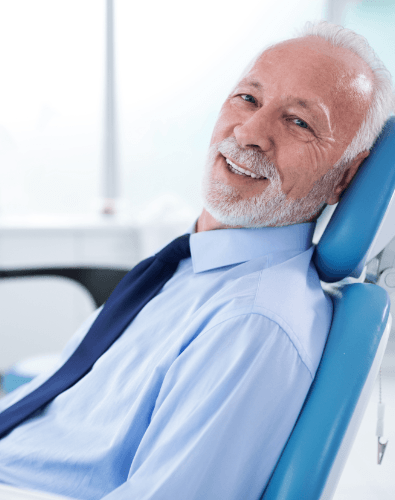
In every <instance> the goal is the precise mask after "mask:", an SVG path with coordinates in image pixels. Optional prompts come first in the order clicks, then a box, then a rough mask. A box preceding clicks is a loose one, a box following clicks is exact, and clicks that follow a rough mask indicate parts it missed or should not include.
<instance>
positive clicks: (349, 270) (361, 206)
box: [313, 117, 395, 283]
mask: <svg viewBox="0 0 395 500" xmlns="http://www.w3.org/2000/svg"><path fill="white" fill-rule="evenodd" d="M394 191H395V117H391V118H389V120H388V121H387V123H386V124H385V126H384V128H383V130H382V132H381V134H380V136H379V138H378V139H377V140H376V142H375V144H374V146H373V148H372V150H371V152H370V155H369V156H368V157H367V158H366V160H364V162H363V163H362V164H361V166H360V167H359V169H358V172H357V174H356V175H355V177H354V179H353V181H352V182H351V184H350V186H349V187H348V189H347V190H346V191H345V193H344V194H343V196H342V198H341V200H340V202H339V204H338V206H337V207H336V210H335V211H334V213H333V215H332V217H331V220H330V221H329V223H328V225H327V227H326V229H325V231H324V233H323V235H322V236H321V239H320V241H319V243H318V245H317V247H316V249H315V252H314V257H313V259H314V263H315V265H316V268H317V271H318V274H319V276H320V279H321V280H322V281H325V282H327V283H333V282H335V281H340V280H342V279H344V278H346V277H347V276H350V275H351V274H353V273H355V272H357V273H358V272H359V274H360V273H361V271H362V269H363V266H364V265H365V261H366V257H367V255H368V251H369V248H370V246H371V244H372V242H373V240H374V238H375V236H376V233H377V231H378V229H379V227H380V224H381V222H382V220H383V218H384V215H385V213H386V211H387V208H388V206H389V204H390V201H391V198H393V196H394ZM394 235H395V225H394ZM359 274H358V275H359Z"/></svg>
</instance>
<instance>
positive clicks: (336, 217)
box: [261, 117, 395, 500]
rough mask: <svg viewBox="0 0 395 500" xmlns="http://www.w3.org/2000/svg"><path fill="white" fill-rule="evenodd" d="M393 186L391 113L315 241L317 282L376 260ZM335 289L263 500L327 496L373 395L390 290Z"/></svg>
mask: <svg viewBox="0 0 395 500" xmlns="http://www.w3.org/2000/svg"><path fill="white" fill-rule="evenodd" d="M394 191H395V117H392V118H390V119H389V120H388V121H387V123H386V125H385V127H384V129H383V131H382V133H381V135H380V137H379V138H378V140H377V141H376V143H375V145H374V148H373V149H372V151H371V153H370V155H369V157H368V158H367V159H366V160H365V161H364V163H363V164H362V165H361V167H360V169H359V171H358V173H357V175H356V177H355V179H354V180H353V182H352V184H351V185H350V187H349V188H348V189H347V191H346V192H345V194H344V196H343V197H342V199H341V201H340V203H339V204H338V206H337V208H336V210H335V212H334V213H333V215H332V217H331V219H330V221H329V224H328V225H327V227H326V229H325V231H324V233H323V235H322V237H321V239H320V241H319V243H318V245H317V246H316V249H315V254H314V263H315V266H316V268H317V270H318V274H319V276H320V279H321V280H322V281H323V282H325V283H335V282H340V281H341V280H344V279H345V278H347V277H350V276H353V277H354V278H358V277H359V276H360V275H361V274H362V272H363V270H364V266H365V263H366V262H367V261H369V260H370V261H371V262H372V260H371V258H372V257H375V256H376V255H377V254H379V257H375V258H376V260H377V259H378V260H380V252H381V255H382V254H383V249H384V247H385V245H387V244H388V242H389V241H390V240H391V238H392V237H393V236H394V234H395V224H394V222H393V221H394V218H395V210H394V207H395V203H394V198H395V195H394ZM391 219H392V223H391ZM380 233H381V236H380ZM383 233H384V234H385V236H384V237H383ZM371 267H372V266H371ZM373 267H375V268H376V269H377V270H380V265H379V264H377V263H376V265H375V266H373ZM385 272H387V273H388V268H387V269H386V271H385ZM373 274H374V273H373ZM370 275H371V276H370V281H373V282H380V276H378V275H376V276H375V277H374V279H372V272H370ZM392 276H394V275H393V274H392ZM387 281H388V280H387ZM389 283H390V284H392V281H390V282H389ZM394 287H395V282H394ZM324 288H325V289H326V288H328V286H325V285H324ZM384 288H385V287H384ZM333 290H334V292H333V295H332V298H333V303H334V316H333V320H332V326H331V330H330V333H329V336H328V340H327V343H326V347H325V350H324V352H323V355H322V359H321V362H320V365H319V367H318V370H317V374H316V376H315V379H314V381H313V383H312V386H311V388H310V391H309V394H308V396H307V398H306V401H305V403H304V406H303V408H302V410H301V413H300V415H299V418H298V420H297V422H296V424H295V426H294V429H293V431H292V434H291V436H290V437H289V439H288V442H287V444H286V446H285V448H284V450H283V452H282V455H281V457H280V459H279V461H278V463H277V465H276V468H275V470H274V472H273V474H272V477H271V479H270V481H269V483H268V485H267V486H266V489H265V491H264V493H263V495H262V497H261V500H329V499H331V498H332V497H333V495H334V493H335V490H336V487H337V484H338V481H339V479H340V475H341V472H342V470H343V467H344V465H345V463H346V460H347V457H348V454H349V451H350V450H351V446H352V443H353V441H354V438H355V436H356V433H357V430H358V427H359V424H360V422H361V420H362V416H363V413H364V411H365V408H366V405H367V403H368V400H369V396H370V395H371V392H372V389H373V384H374V382H375V379H376V377H377V374H378V371H379V368H380V365H381V360H382V358H383V355H384V350H385V347H386V344H387V341H388V335H389V332H390V329H391V316H390V314H389V309H390V302H389V297H388V294H387V292H386V291H385V290H384V289H383V288H382V287H380V286H377V285H376V284H373V283H358V282H357V283H354V284H346V285H344V286H343V287H341V286H339V287H334V288H333ZM394 291H395V288H394Z"/></svg>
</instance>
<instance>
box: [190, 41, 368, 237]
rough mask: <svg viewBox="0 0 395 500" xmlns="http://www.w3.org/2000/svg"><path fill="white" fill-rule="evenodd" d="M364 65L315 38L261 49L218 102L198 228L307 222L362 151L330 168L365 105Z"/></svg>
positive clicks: (335, 193) (343, 183) (332, 197)
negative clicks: (254, 60)
mask: <svg viewBox="0 0 395 500" xmlns="http://www.w3.org/2000/svg"><path fill="white" fill-rule="evenodd" d="M371 81H372V76H371V73H370V69H369V68H368V66H367V65H366V63H364V62H363V61H362V60H361V59H360V58H359V57H358V56H356V55H355V54H353V53H351V52H350V51H348V50H346V49H341V48H337V47H336V48H335V47H332V46H331V45H330V44H329V43H328V42H326V41H324V40H322V39H320V38H318V37H307V38H301V39H296V40H290V41H287V42H284V43H282V44H280V45H276V46H274V47H272V48H270V49H268V50H267V51H265V52H264V53H263V54H262V55H261V57H260V58H259V59H258V60H257V62H256V63H255V65H254V66H253V68H252V69H251V71H250V72H249V73H248V74H247V75H246V76H245V77H244V78H243V79H242V80H241V81H240V82H239V83H238V84H237V86H236V87H235V89H234V91H233V92H232V93H231V94H230V96H229V97H228V99H227V100H226V101H225V103H224V105H223V107H222V110H221V113H220V116H219V118H218V121H217V123H216V126H215V129H214V132H213V136H212V139H211V146H210V151H209V157H208V161H207V165H206V173H205V178H204V197H205V202H206V203H205V209H204V211H203V213H202V215H201V217H200V218H199V222H198V230H200V231H201V230H207V229H215V228H219V227H226V226H233V227H235V226H242V227H259V226H279V225H289V224H296V223H299V222H306V221H309V220H313V219H314V218H315V216H316V215H317V213H318V212H319V211H320V209H321V208H322V206H324V204H325V203H330V204H333V203H336V202H337V201H338V198H339V196H340V194H341V192H342V191H343V190H344V189H345V187H347V185H348V183H349V182H350V181H351V179H352V177H353V175H354V173H355V172H356V170H357V168H358V166H359V164H360V163H361V161H362V160H363V159H364V158H365V157H366V156H367V155H368V152H367V151H366V152H363V153H361V154H359V155H358V156H357V157H356V158H355V159H354V160H353V161H352V162H350V163H349V164H347V166H346V167H345V168H344V167H342V168H335V169H333V168H332V167H333V166H334V165H335V164H336V162H338V160H339V159H340V158H341V156H342V154H343V152H344V151H345V149H346V148H347V146H348V145H349V143H350V142H351V141H352V139H353V137H354V135H355V134H356V132H357V130H358V129H359V127H360V125H361V123H362V121H363V119H364V117H365V115H366V112H367V110H368V108H369V104H370V100H371V94H372V84H371Z"/></svg>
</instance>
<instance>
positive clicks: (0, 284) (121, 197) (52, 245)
mask: <svg viewBox="0 0 395 500" xmlns="http://www.w3.org/2000/svg"><path fill="white" fill-rule="evenodd" d="M320 19H327V20H330V21H332V22H335V23H338V24H342V25H344V26H345V27H348V28H351V29H353V30H355V31H357V32H358V33H360V34H362V35H364V36H365V37H366V38H367V39H368V41H369V43H370V44H371V45H372V46H373V47H374V49H375V50H376V51H377V53H378V54H379V55H380V57H381V59H382V60H383V62H384V63H385V64H386V66H387V68H388V69H389V70H390V71H391V72H392V74H394V75H395V56H394V54H395V50H394V47H395V30H394V26H395V1H393V0H376V1H374V0H373V1H372V0H370V1H369V0H362V1H358V0H314V1H313V0H282V1H281V2H271V1H268V0H244V1H243V2H239V1H235V0H227V1H225V0H200V1H199V2H197V3H191V2H185V1H182V0H168V1H167V2H163V1H160V0H151V1H149V2H148V1H147V2H136V1H131V0H111V1H110V0H107V1H106V0H67V1H66V0H0V68H1V80H0V81H1V83H0V90H1V91H0V179H1V182H0V268H2V269H19V268H26V267H38V266H65V265H67V266H92V265H93V266H108V267H115V268H121V269H125V270H126V269H130V268H131V267H132V266H133V265H134V264H135V263H136V262H137V261H138V260H140V259H141V258H143V257H145V256H147V255H148V254H150V253H151V252H152V251H154V250H155V249H156V248H158V247H159V246H161V245H162V244H164V243H165V242H166V241H167V240H169V239H171V238H172V237H174V236H175V235H177V234H180V233H181V232H183V231H185V230H186V229H187V228H188V227H189V226H190V225H191V224H192V223H193V222H194V220H195V219H196V218H197V216H198V215H199V212H200V210H201V207H202V202H201V197H200V180H201V175H202V171H203V166H204V162H205V156H206V152H207V148H208V144H209V140H210V136H211V132H212V129H213V126H214V124H215V121H216V118H217V115H218V112H219V109H220V107H221V105H222V103H223V101H224V99H225V98H226V96H227V94H228V92H229V91H230V89H231V87H232V85H233V84H234V83H235V82H236V80H237V79H238V77H239V75H240V74H241V72H242V71H243V69H244V68H245V66H246V65H247V64H248V62H249V61H250V60H251V59H252V58H253V57H254V56H255V55H256V54H257V53H258V52H259V51H261V50H262V48H263V47H264V46H265V45H267V44H270V43H275V42H277V41H280V40H282V39H284V38H287V37H291V36H293V35H295V33H296V32H297V30H298V29H300V28H302V27H303V25H304V23H305V22H306V21H309V20H310V21H314V20H320ZM94 307H95V304H94V303H93V301H92V299H91V297H90V296H89V294H87V293H86V292H85V291H84V290H83V289H82V288H81V287H80V286H79V285H77V284H76V283H73V282H71V281H65V280H60V279H55V278H35V279H30V280H23V281H22V280H0V339H1V341H0V342H1V343H0V372H4V371H6V370H7V369H8V368H9V367H10V366H11V365H13V364H14V363H16V362H17V361H19V360H21V359H24V358H26V357H29V356H32V355H37V354H40V355H41V354H47V353H52V352H56V351H58V350H60V349H61V348H62V347H63V346H64V344H65V342H66V341H67V340H68V339H69V337H70V336H71V334H72V333H73V332H74V330H75V329H76V328H77V326H78V325H79V324H80V323H81V321H82V320H83V319H84V318H85V317H86V316H87V315H88V314H89V313H90V312H91V311H93V309H94ZM390 351H391V346H390ZM387 359H388V360H387V361H386V365H385V370H384V371H385V376H387V379H385V383H388V384H389V386H388V387H389V389H388V391H389V392H391V391H392V392H391V397H392V400H394V389H395V386H393V385H391V383H392V382H391V380H392V378H391V377H392V375H393V368H392V367H393V366H394V363H393V358H392V357H391V353H390V354H389V355H388V358H387ZM373 411H374V410H373ZM389 411H393V413H392V421H394V417H395V407H393V408H392V410H389ZM369 418H370V417H369ZM371 418H372V419H374V417H373V416H372V417H371ZM390 418H391V417H388V419H390ZM363 425H365V424H363ZM366 425H368V424H366ZM373 425H374V424H373ZM362 429H363V426H362ZM361 432H362V433H364V432H365V431H363V430H362V431H361ZM366 432H368V434H369V438H370V436H372V439H373V443H374V444H373V445H372V446H373V447H372V451H369V452H366V453H365V452H363V453H362V452H361V450H358V451H356V452H355V458H354V459H353V460H354V462H353V461H352V460H350V463H351V466H350V467H351V468H352V467H354V469H355V468H356V470H354V472H353V471H350V472H348V473H347V474H348V475H347V474H345V475H344V476H343V477H346V478H348V479H345V481H346V480H347V481H348V482H345V483H344V484H343V483H341V485H340V487H339V490H338V496H337V497H336V498H337V500H343V499H346V498H347V499H353V498H358V499H359V500H361V499H365V498H366V499H372V500H375V499H380V500H381V499H383V500H385V499H387V498H388V499H389V498H391V499H393V498H394V495H395V480H392V482H391V479H390V475H389V473H388V469H386V467H387V466H388V467H389V465H388V464H389V463H390V458H391V445H389V448H388V451H387V452H386V453H387V455H388V456H387V457H386V459H385V460H384V462H383V465H382V466H380V467H381V469H380V470H379V471H378V466H376V465H375V460H374V459H375V451H374V450H373V448H374V446H375V445H376V441H375V438H374V429H373V430H371V431H370V430H369V431H366ZM361 439H362V438H361ZM361 442H362V441H361ZM394 442H395V435H394ZM363 443H365V444H362V445H361V446H362V447H364V446H365V447H366V446H368V445H367V444H366V443H367V441H363ZM369 443H370V441H369ZM394 448H395V447H394ZM356 449H357V448H356ZM363 449H365V448H363ZM369 450H370V448H369ZM361 455H363V456H364V457H365V456H366V457H367V459H366V461H365V462H363V464H362V465H361V463H360V462H358V465H355V464H356V463H357V462H355V460H357V457H359V456H361ZM368 455H369V456H368ZM370 455H371V456H370ZM386 460H387V464H386V463H385V462H386ZM392 461H393V462H392V464H393V465H395V455H394V454H393V455H392ZM352 464H354V466H353V465H352ZM361 468H362V469H361ZM364 468H365V469H364ZM385 470H386V471H387V472H385ZM362 471H363V473H361V472H362ZM372 471H373V472H372ZM383 471H384V472H383ZM346 472H347V471H346ZM353 474H354V475H353ZM374 474H376V476H374ZM377 474H381V476H377ZM357 478H358V479H357ZM342 481H343V480H342ZM383 485H386V486H383ZM342 495H343V496H342ZM364 495H365V496H364ZM366 495H368V496H366Z"/></svg>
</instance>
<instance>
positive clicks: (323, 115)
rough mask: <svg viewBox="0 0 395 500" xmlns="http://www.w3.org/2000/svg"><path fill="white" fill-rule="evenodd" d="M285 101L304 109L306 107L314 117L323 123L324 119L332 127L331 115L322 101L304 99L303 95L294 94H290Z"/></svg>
mask: <svg viewBox="0 0 395 500" xmlns="http://www.w3.org/2000/svg"><path fill="white" fill-rule="evenodd" d="M285 102H286V104H287V105H291V106H292V105H296V106H299V107H301V108H303V109H306V110H307V111H309V112H310V113H311V114H312V116H313V118H316V119H318V120H319V121H320V122H321V123H322V124H323V119H324V122H325V123H326V125H327V126H329V128H330V129H331V121H330V116H329V112H328V110H327V109H326V106H322V105H321V104H320V103H318V102H316V101H312V100H311V99H303V98H301V97H292V96H288V97H287V98H286V99H285ZM317 111H318V113H317Z"/></svg>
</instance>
